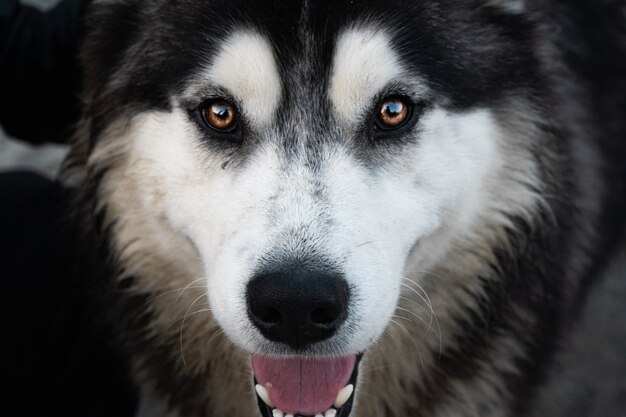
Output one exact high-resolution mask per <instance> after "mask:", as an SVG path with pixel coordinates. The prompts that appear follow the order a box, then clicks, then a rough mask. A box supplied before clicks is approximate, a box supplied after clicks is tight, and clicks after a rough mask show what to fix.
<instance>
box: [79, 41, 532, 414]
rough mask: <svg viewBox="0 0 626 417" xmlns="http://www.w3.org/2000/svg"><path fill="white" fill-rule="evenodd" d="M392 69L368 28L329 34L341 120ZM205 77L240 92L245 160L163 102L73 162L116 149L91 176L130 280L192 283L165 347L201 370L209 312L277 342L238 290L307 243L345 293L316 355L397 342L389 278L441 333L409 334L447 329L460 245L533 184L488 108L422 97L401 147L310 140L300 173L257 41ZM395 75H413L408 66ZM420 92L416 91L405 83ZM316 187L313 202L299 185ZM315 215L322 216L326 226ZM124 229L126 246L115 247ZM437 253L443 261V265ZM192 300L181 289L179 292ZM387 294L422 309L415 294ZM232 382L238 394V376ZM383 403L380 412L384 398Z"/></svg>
mask: <svg viewBox="0 0 626 417" xmlns="http://www.w3.org/2000/svg"><path fill="white" fill-rule="evenodd" d="M234 69H238V70H237V71H234ZM402 71H403V70H402V67H401V64H400V62H399V59H398V57H397V56H396V55H395V54H394V52H393V49H392V48H390V46H389V36H388V35H385V34H384V33H383V32H381V31H362V30H356V29H351V30H349V31H347V32H346V33H345V34H344V35H343V36H342V37H341V38H340V39H339V41H338V44H337V47H336V55H335V61H334V66H333V76H332V82H331V86H330V91H329V92H328V94H329V96H330V98H331V101H332V102H333V106H334V108H335V111H336V113H337V115H338V116H339V118H340V119H341V120H342V122H343V124H344V125H345V126H346V129H349V128H350V127H352V126H353V125H354V124H355V123H356V121H357V118H356V117H355V115H358V114H361V113H362V112H363V111H365V110H366V109H368V108H370V107H372V106H374V105H375V103H373V102H372V101H373V99H374V97H376V96H377V94H379V93H380V90H381V89H382V88H384V87H385V86H386V85H387V84H388V83H389V82H390V81H393V80H396V79H397V77H398V76H399V75H400V74H402ZM207 74H208V75H207V77H206V79H207V80H209V82H210V83H211V84H212V86H213V87H215V88H223V89H227V90H228V91H230V92H231V93H232V94H234V95H235V96H236V97H237V98H238V99H239V100H241V102H242V103H243V106H244V108H245V112H246V115H247V116H248V118H249V119H250V120H252V121H253V128H255V129H258V130H259V132H261V133H259V142H260V143H261V144H256V145H255V146H256V147H255V150H254V152H253V154H251V155H250V156H249V158H248V160H247V161H246V164H245V165H242V166H239V167H236V168H230V167H228V168H223V167H222V163H223V155H220V154H219V153H212V152H211V151H210V150H208V149H207V147H205V146H203V145H202V141H203V140H206V139H205V137H204V135H203V133H202V132H200V131H199V129H200V128H199V127H198V126H197V125H196V124H195V123H193V122H192V121H190V120H189V118H188V114H187V112H186V111H185V110H183V109H182V108H181V107H180V106H179V105H178V104H177V102H176V100H175V99H173V100H172V101H173V105H174V108H173V110H172V111H171V112H156V111H155V112H144V113H141V114H139V115H137V116H135V117H134V118H133V119H132V120H131V121H130V122H129V124H128V125H127V126H126V125H124V124H122V123H120V125H119V126H121V127H119V129H121V131H117V130H116V127H115V126H113V127H112V128H111V130H110V131H109V132H107V133H106V134H105V135H104V137H103V138H101V140H100V141H99V142H98V145H97V147H96V149H95V151H94V153H93V154H92V157H91V158H90V161H89V165H92V166H93V167H97V166H99V165H103V164H106V161H107V160H110V159H115V156H119V157H120V159H119V160H118V161H117V165H115V166H114V167H112V168H111V169H110V170H109V172H108V174H107V176H106V177H105V179H104V180H103V184H102V188H101V196H100V197H101V198H102V201H104V203H105V204H106V205H107V210H108V218H109V219H110V220H112V219H117V220H119V223H118V224H117V226H116V233H115V239H116V240H115V242H114V244H115V246H116V248H117V250H118V251H119V252H121V253H122V254H121V256H120V260H121V262H123V263H125V266H126V267H127V271H128V272H129V273H136V275H138V276H140V277H141V276H144V277H145V278H144V281H143V283H142V284H141V285H142V286H143V287H144V288H146V289H154V288H155V287H156V288H158V285H163V284H164V283H165V282H167V287H170V288H182V287H184V286H185V285H192V283H193V282H194V280H196V279H198V280H199V281H198V282H200V283H201V286H202V287H206V295H205V294H204V291H196V292H195V293H194V295H197V296H198V298H197V299H199V300H203V301H206V299H205V298H204V297H206V298H208V301H209V306H208V308H209V309H210V310H211V311H210V313H208V314H205V315H204V316H198V315H196V316H194V317H192V318H191V317H190V319H189V320H190V326H192V327H191V328H192V329H193V331H194V332H196V333H195V334H194V335H193V337H194V338H195V339H194V340H195V343H194V344H193V346H191V347H189V348H186V349H181V350H185V351H190V352H193V353H194V354H195V355H197V356H198V358H197V359H196V361H197V362H194V363H195V364H196V366H202V365H201V364H202V362H201V359H202V358H203V357H206V355H208V354H210V352H209V353H207V351H208V350H209V349H206V348H205V346H206V345H203V343H202V342H203V341H204V339H203V338H204V335H203V332H207V333H208V332H210V331H213V332H214V328H215V327H216V325H215V323H214V319H215V320H217V323H219V326H220V328H221V329H223V331H224V332H225V333H226V335H227V336H228V338H229V339H230V341H232V342H234V343H235V344H236V345H238V346H239V347H241V348H243V349H245V350H246V351H248V352H264V353H275V352H281V351H282V352H283V353H284V352H285V350H284V348H283V350H280V349H279V347H278V346H276V345H274V344H273V343H270V342H269V341H268V340H266V339H265V338H264V337H263V336H262V335H261V333H260V332H259V331H258V330H256V329H255V328H254V326H253V325H252V323H251V322H250V320H249V319H248V316H247V309H246V300H245V290H246V285H247V283H248V282H249V280H250V279H251V278H252V273H253V271H254V270H255V269H256V268H257V267H258V266H259V260H260V259H261V258H262V257H264V256H266V255H268V254H269V252H270V251H276V250H284V251H287V252H288V251H298V250H301V249H302V248H301V247H300V246H299V245H303V243H302V242H304V241H306V242H308V243H307V245H308V247H306V248H304V249H311V248H313V249H315V250H316V251H319V252H322V253H324V254H327V255H330V256H332V257H333V259H332V260H333V261H335V262H337V263H340V265H341V267H342V269H343V270H344V272H345V274H346V279H347V280H348V281H349V283H350V285H351V286H352V287H353V291H354V292H355V294H353V297H352V300H353V302H352V304H351V305H350V306H349V317H348V318H347V322H346V324H345V325H344V326H342V327H341V328H340V329H339V331H338V333H337V334H336V335H335V336H334V337H333V338H332V339H331V340H329V341H328V342H322V343H320V344H319V346H318V349H317V351H316V352H317V353H320V354H335V355H337V354H347V353H357V352H362V351H365V350H368V349H370V348H371V347H372V346H373V344H374V343H375V342H377V341H378V340H379V338H380V336H381V335H382V334H383V332H384V331H385V330H387V331H388V334H390V335H391V336H392V337H393V336H397V337H398V339H399V340H400V342H387V341H385V342H384V343H386V344H389V345H388V346H387V345H386V346H385V348H384V349H383V350H384V351H386V352H394V351H397V352H402V353H404V354H405V355H407V352H411V347H410V345H409V346H406V345H404V344H405V343H406V340H402V336H401V332H400V331H399V330H398V328H397V327H395V326H393V325H392V324H390V323H393V322H392V321H391V320H392V316H393V315H394V314H395V313H396V307H398V305H399V304H398V301H399V297H400V296H404V297H406V298H412V299H413V300H416V296H415V294H413V293H412V292H411V291H410V290H408V289H407V287H406V282H405V278H408V279H411V280H412V281H413V282H414V283H416V284H420V285H421V284H423V285H424V286H425V287H427V291H428V292H429V294H430V298H431V301H430V302H429V303H428V304H429V307H430V310H431V311H433V310H435V311H439V312H441V311H444V312H445V314H444V315H442V316H440V324H441V329H443V330H444V331H446V332H448V333H447V334H444V333H442V332H441V330H440V331H439V333H438V334H437V335H438V336H439V337H438V338H435V339H433V338H428V339H426V340H425V342H426V345H425V346H430V347H432V346H433V343H437V342H440V341H441V340H442V339H443V340H444V341H446V338H447V337H449V338H452V337H453V335H454V332H455V331H456V330H457V329H455V327H454V326H455V324H454V321H453V320H452V317H453V315H454V314H455V313H456V312H457V311H461V310H464V309H466V308H467V307H470V308H472V307H473V305H472V302H473V299H472V298H471V297H469V296H468V293H467V290H468V288H469V290H470V291H480V288H481V286H480V285H479V284H478V283H475V284H474V285H472V283H471V282H468V281H467V277H468V276H472V274H470V271H472V270H475V269H478V268H480V267H484V265H485V262H484V260H481V262H473V259H472V258H471V253H473V252H472V251H469V250H465V251H463V250H462V248H464V249H468V248H471V249H476V248H477V247H480V246H481V245H483V246H486V245H488V244H489V243H491V241H492V240H497V239H498V238H499V236H498V235H497V232H496V231H495V230H497V229H498V227H499V226H501V225H502V224H505V223H506V221H507V219H506V217H505V216H503V215H502V214H501V213H502V212H509V213H526V212H531V211H532V210H533V209H534V207H535V205H536V204H537V196H535V195H534V194H532V193H531V192H529V191H528V190H527V187H525V186H523V185H520V183H519V182H517V181H515V179H516V178H515V176H516V175H518V176H521V177H523V178H525V179H528V180H529V181H533V180H534V178H535V167H534V165H533V164H532V163H530V162H528V161H529V160H530V159H529V158H525V154H523V152H522V151H520V150H519V149H516V150H517V152H514V153H515V154H517V155H518V158H519V159H516V158H514V157H512V156H510V155H509V153H508V147H515V148H517V146H518V144H516V142H515V141H516V139H515V138H513V137H511V136H510V135H511V133H510V132H507V133H505V130H504V129H503V127H502V126H501V124H500V123H499V121H497V120H496V118H495V116H494V115H493V114H492V112H491V111H490V110H488V109H475V110H473V111H467V112H453V111H450V110H446V109H443V108H441V107H438V106H434V107H432V108H430V109H428V110H425V112H424V113H423V114H421V115H419V117H420V120H419V122H418V123H417V126H416V128H415V130H414V132H413V133H412V135H413V136H414V138H413V141H412V143H411V144H406V145H405V148H404V150H403V152H402V154H401V155H394V156H390V157H389V161H384V162H381V164H380V166H377V167H370V168H365V167H363V165H362V163H361V162H360V161H359V160H358V159H357V157H356V155H354V154H353V153H352V151H351V148H349V147H347V146H343V144H342V143H341V142H340V141H339V142H328V143H325V144H324V145H323V146H324V148H323V149H322V150H323V153H322V155H323V156H322V158H321V161H320V166H321V168H320V172H317V173H313V172H312V171H311V170H310V169H309V168H308V166H307V164H306V161H305V160H304V158H302V157H300V158H293V159H292V160H290V163H289V165H288V166H287V167H285V166H283V165H281V163H282V162H281V161H282V160H283V158H281V149H282V147H281V146H277V145H276V143H275V142H274V141H273V140H274V139H275V137H274V136H273V135H272V132H275V131H273V130H272V123H273V114H274V113H275V111H276V106H277V105H278V100H279V97H280V88H281V87H280V80H279V77H278V73H277V71H276V64H275V62H274V57H273V53H272V52H271V48H270V46H269V44H268V43H267V41H266V40H264V38H263V37H261V36H260V35H258V34H254V33H252V32H239V33H237V34H235V35H233V37H231V38H230V40H228V41H227V42H226V43H225V46H224V48H223V50H222V51H220V52H219V53H218V54H217V58H216V61H215V62H214V63H213V64H212V65H211V66H210V69H209V70H208V71H207ZM406 82H407V83H409V84H410V85H411V86H413V87H415V86H416V85H418V86H419V85H420V80H419V79H417V78H416V77H413V78H411V79H407V80H406ZM420 91H422V92H423V91H424V90H420V88H419V87H418V88H417V90H416V94H419V93H420ZM261 127H262V129H261ZM120 132H121V133H120ZM268 132H269V133H268ZM520 137H522V135H520ZM364 140H366V138H364ZM320 146H321V145H320ZM519 147H520V148H523V145H519ZM512 168H513V169H512ZM319 184H322V189H323V192H324V197H325V198H323V199H320V198H317V197H316V196H315V187H318V186H319ZM326 220H332V226H329V224H330V222H327V221H326ZM486 225H490V226H491V227H485V226H486ZM305 237H306V239H304V238H305ZM135 240H138V241H139V243H137V244H134V246H133V245H131V246H130V248H128V247H127V246H128V243H129V242H132V241H135ZM488 252H489V251H488V249H485V250H484V251H483V253H488ZM148 254H149V255H148ZM452 256H454V257H455V258H454V259H455V262H454V265H456V267H457V268H458V269H457V270H455V269H454V268H453V267H450V266H449V265H448V264H449V262H447V260H448V259H450V257H452ZM486 256H488V255H486ZM425 269H428V270H437V271H439V272H440V274H439V275H438V278H437V280H439V282H438V283H437V282H436V281H437V280H433V279H432V278H431V279H430V280H427V279H426V278H427V275H426V274H424V270H425ZM461 269H462V270H461ZM442 288H443V289H444V290H442ZM194 298H195V297H194ZM194 298H185V300H187V302H188V303H191V302H192V301H193V300H194ZM425 298H426V297H425ZM417 301H420V300H417ZM160 302H161V301H155V310H156V311H161V312H163V314H162V317H161V322H160V326H162V327H167V325H169V324H170V323H168V318H170V319H171V316H172V309H175V308H176V307H174V306H171V305H166V304H165V303H163V304H159V303H160ZM187 305H188V304H187ZM400 306H404V307H403V308H406V310H407V311H413V312H414V313H415V314H418V315H424V312H423V311H419V310H416V307H415V306H409V305H408V304H403V303H402V302H401V303H400ZM183 312H184V310H183ZM177 314H180V311H179V312H178V313H177ZM157 317H158V315H157ZM424 318H425V320H427V319H428V317H427V316H424ZM157 320H159V319H158V318H157ZM424 323H427V322H426V321H424ZM424 323H421V322H419V321H414V322H412V323H411V324H407V326H413V329H412V331H411V332H410V334H412V335H414V336H415V337H419V335H420V334H421V335H427V334H429V331H430V328H431V327H432V322H431V326H424ZM399 332H400V333H399ZM394 343H395V344H396V345H395V347H394ZM413 343H415V342H414V341H413ZM398 346H402V348H399V347H398ZM222 349H224V348H222ZM394 349H395V350H394ZM429 351H432V349H431V350H429ZM375 352H376V349H374V350H372V355H373V357H374V359H373V363H375V361H376V358H377V357H378V356H377V354H376V353H375ZM378 359H379V360H380V357H378ZM428 359H429V358H426V361H428ZM431 359H432V358H431ZM415 360H416V359H414V355H412V356H404V357H402V358H401V361H405V362H406V363H409V364H411V366H410V369H411V371H410V372H411V375H409V376H406V375H405V376H406V379H408V380H409V381H410V382H411V383H418V381H419V375H416V374H415V372H414V369H415V364H414V363H412V361H415ZM403 363H404V362H403ZM425 366H427V365H425ZM407 369H408V368H407ZM373 375H374V376H373V377H371V380H372V381H375V380H376V378H379V380H381V381H386V379H385V376H384V375H387V374H386V373H385V372H382V373H380V372H379V373H376V372H374V373H373ZM377 375H378V376H377ZM215 378H219V376H216V377H215ZM387 382H388V381H387ZM379 385H380V386H378V385H377V386H376V389H377V391H378V393H379V395H377V397H376V398H377V401H379V402H375V401H374V400H368V399H367V397H363V398H362V399H360V400H359V401H361V402H362V404H363V405H361V407H366V408H364V409H367V407H369V409H371V410H378V411H380V412H381V413H382V410H383V403H382V401H384V399H385V398H390V399H393V398H397V396H398V395H399V394H398V392H393V391H391V390H392V388H393V386H394V385H393V384H387V385H388V386H387V387H385V386H384V385H385V384H384V383H383V384H379ZM233 386H236V387H237V388H236V389H237V392H239V393H241V392H242V391H241V390H242V388H241V385H237V384H235V383H233ZM370 388H371V387H370ZM387 390H390V391H389V392H386V391H387ZM233 397H234V398H237V395H233ZM407 401H408V402H404V403H403V404H407V403H410V401H411V400H407ZM235 403H236V400H230V404H235ZM377 407H378V408H377ZM386 407H388V408H389V409H394V408H393V407H394V405H393V404H387V405H386Z"/></svg>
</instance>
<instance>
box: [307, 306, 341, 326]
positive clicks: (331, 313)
mask: <svg viewBox="0 0 626 417" xmlns="http://www.w3.org/2000/svg"><path fill="white" fill-rule="evenodd" d="M337 317H339V312H337V311H336V309H334V308H330V307H318V308H316V309H314V310H313V311H312V312H311V316H310V320H311V323H313V324H318V325H325V326H328V325H330V324H333V323H334V322H335V321H336V320H337Z"/></svg>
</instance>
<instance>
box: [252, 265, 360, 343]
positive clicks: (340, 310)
mask: <svg viewBox="0 0 626 417" xmlns="http://www.w3.org/2000/svg"><path fill="white" fill-rule="evenodd" d="M348 297H349V290H348V284H347V283H346V281H345V280H344V279H343V276H342V275H341V274H336V273H329V272H320V271H312V270H306V269H303V268H292V269H285V270H281V271H279V272H270V273H263V274H259V275H257V276H255V277H254V278H253V279H252V281H250V283H249V284H248V292H247V302H248V315H249V316H250V319H251V320H252V322H253V323H254V325H255V326H256V327H257V328H258V329H259V330H260V331H261V333H262V334H263V335H264V336H265V337H267V338H268V339H270V340H272V341H274V342H281V343H285V344H287V345H289V346H290V347H292V348H294V349H303V348H305V347H307V346H309V345H311V344H312V343H315V342H320V341H322V340H324V339H327V338H329V337H330V336H332V335H333V334H334V333H335V331H336V330H337V328H338V327H339V325H340V324H341V323H343V321H344V320H345V318H346V315H347V309H348Z"/></svg>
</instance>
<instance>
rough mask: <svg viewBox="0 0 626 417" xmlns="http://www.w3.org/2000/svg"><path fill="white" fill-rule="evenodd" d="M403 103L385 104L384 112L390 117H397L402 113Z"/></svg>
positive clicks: (390, 102) (391, 102) (392, 102)
mask: <svg viewBox="0 0 626 417" xmlns="http://www.w3.org/2000/svg"><path fill="white" fill-rule="evenodd" d="M402 107H403V105H402V103H401V102H399V101H388V102H386V103H385V104H384V112H385V113H386V114H387V116H389V117H397V116H398V115H399V114H400V113H402Z"/></svg>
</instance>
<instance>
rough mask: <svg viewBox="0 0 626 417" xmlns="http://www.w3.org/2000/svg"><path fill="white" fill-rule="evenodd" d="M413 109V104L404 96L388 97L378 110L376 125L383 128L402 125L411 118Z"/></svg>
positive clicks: (389, 128) (387, 128) (388, 128)
mask: <svg viewBox="0 0 626 417" xmlns="http://www.w3.org/2000/svg"><path fill="white" fill-rule="evenodd" d="M411 111H412V110H411V104H410V103H408V102H407V100H405V99H403V98H402V97H387V98H385V99H383V100H382V101H381V102H380V104H379V106H378V109H377V111H376V127H378V128H379V129H382V130H391V129H397V128H399V127H402V126H404V124H405V123H406V122H407V121H408V120H409V119H410V116H411Z"/></svg>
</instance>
